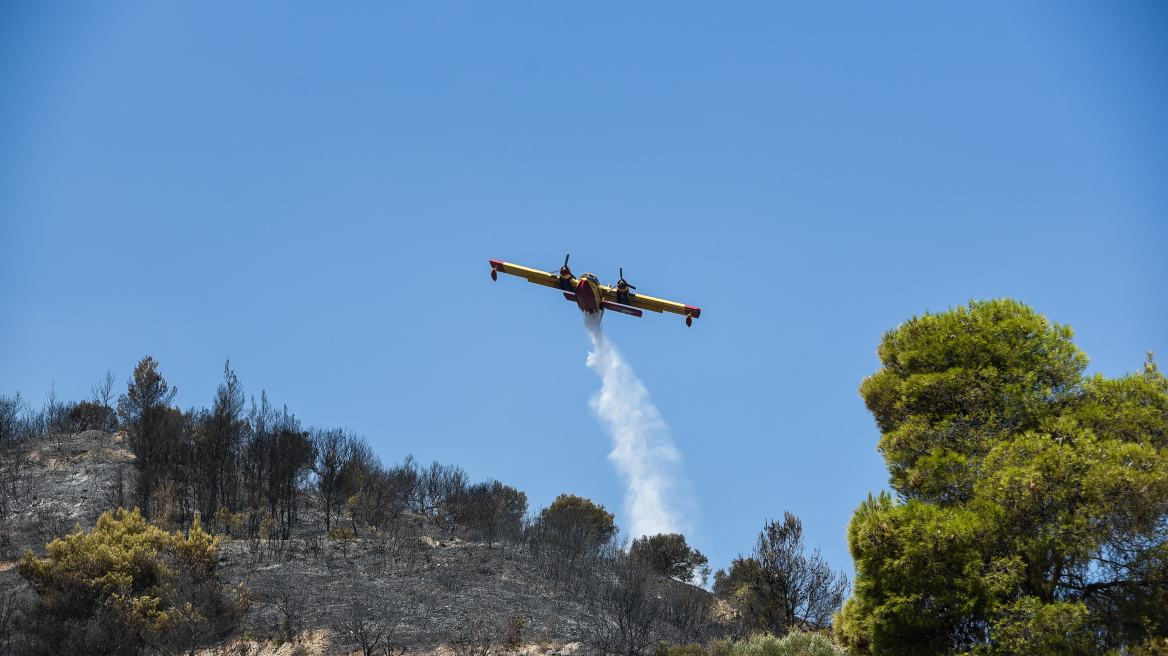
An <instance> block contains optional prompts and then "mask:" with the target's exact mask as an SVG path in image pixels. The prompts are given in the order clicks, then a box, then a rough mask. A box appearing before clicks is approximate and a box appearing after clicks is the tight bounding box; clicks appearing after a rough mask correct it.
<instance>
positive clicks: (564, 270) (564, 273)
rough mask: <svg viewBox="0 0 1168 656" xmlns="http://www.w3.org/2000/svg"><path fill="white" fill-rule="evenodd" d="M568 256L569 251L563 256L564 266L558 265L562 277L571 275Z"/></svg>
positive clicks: (570, 255)
mask: <svg viewBox="0 0 1168 656" xmlns="http://www.w3.org/2000/svg"><path fill="white" fill-rule="evenodd" d="M569 257H572V254H571V253H568V254H567V255H565V256H564V266H562V267H560V275H561V276H563V277H564V278H570V277H571V276H572V270H571V269H569V268H568V258H569Z"/></svg>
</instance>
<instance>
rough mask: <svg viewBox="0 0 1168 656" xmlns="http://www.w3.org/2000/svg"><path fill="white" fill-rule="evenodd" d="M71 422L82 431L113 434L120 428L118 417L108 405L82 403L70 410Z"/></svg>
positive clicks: (89, 402) (90, 402)
mask: <svg viewBox="0 0 1168 656" xmlns="http://www.w3.org/2000/svg"><path fill="white" fill-rule="evenodd" d="M69 422H70V423H71V424H72V425H73V427H75V428H76V429H77V430H80V431H87V430H99V431H105V432H107V433H112V432H114V430H116V429H117V427H118V415H117V413H116V412H114V409H113V408H111V407H109V406H107V405H101V404H100V403H94V402H92V401H82V402H80V403H78V404H77V405H75V406H73V407H72V408H70V409H69Z"/></svg>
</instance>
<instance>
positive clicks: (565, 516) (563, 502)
mask: <svg viewBox="0 0 1168 656" xmlns="http://www.w3.org/2000/svg"><path fill="white" fill-rule="evenodd" d="M540 519H542V520H543V521H544V523H545V524H546V525H547V528H548V530H549V531H550V532H551V533H552V535H553V536H554V537H556V538H558V539H560V540H561V541H564V542H569V543H574V544H575V543H580V544H603V543H605V542H608V541H609V540H610V539H612V537H613V536H614V535H616V522H615V521H614V516H613V514H612V513H610V512H608V511H606V510H605V509H604V506H603V505H600V506H598V505H596V504H594V503H592V500H591V499H584V498H582V497H578V496H576V495H574V494H561V495H560V496H558V497H556V500H555V501H553V502H552V505H550V506H548V507H547V508H544V509H543V510H542V511H541V512H540Z"/></svg>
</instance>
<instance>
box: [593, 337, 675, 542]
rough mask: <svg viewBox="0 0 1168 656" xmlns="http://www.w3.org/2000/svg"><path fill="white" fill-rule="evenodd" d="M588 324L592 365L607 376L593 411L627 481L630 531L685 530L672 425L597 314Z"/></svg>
mask: <svg viewBox="0 0 1168 656" xmlns="http://www.w3.org/2000/svg"><path fill="white" fill-rule="evenodd" d="M584 325H585V326H587V328H588V334H589V335H591V336H592V344H593V346H594V347H595V350H594V351H592V352H591V353H589V354H588V368H589V369H592V370H593V371H595V372H596V374H597V375H598V376H600V378H601V380H602V381H603V385H602V386H601V388H600V391H599V392H597V393H596V394H595V395H594V396H593V397H592V401H591V406H592V411H593V412H594V413H596V416H597V417H599V418H600V422H601V424H603V425H604V428H605V430H607V431H608V433H609V434H610V435H611V436H612V452H611V453H609V454H608V458H609V460H612V462H613V464H614V465H616V469H617V471H618V472H620V474H621V476H622V477H624V479H625V481H626V483H627V484H628V491H627V492H626V493H625V510H626V512H627V513H628V514H629V517H630V519H631V520H632V527H631V528H632V530H631V535H632V537H640V536H642V535H655V534H657V533H678V532H681V531H682V526H681V523H682V518H681V512H680V510H679V508H678V501H679V499H681V493H682V490H680V489H679V487H680V483H681V476H680V465H681V454H680V453H679V452H678V451H677V448H676V447H674V446H673V438H672V437H671V436H670V434H669V426H668V425H667V424H666V423H665V421H664V420H663V419H661V413H659V412H657V407H656V406H654V405H653V402H652V401H651V400H650V399H649V390H647V389H645V385H644V384H643V383H641V381H640V380H639V379H638V378H637V377H636V376H635V375H634V374H633V370H632V368H631V367H629V365H628V363H626V362H625V360H624V358H623V357H621V354H620V352H619V351H617V350H616V347H615V346H613V345H612V343H611V342H609V341H608V339H607V338H606V337H605V336H604V333H603V332H602V331H601V330H600V319H599V315H584Z"/></svg>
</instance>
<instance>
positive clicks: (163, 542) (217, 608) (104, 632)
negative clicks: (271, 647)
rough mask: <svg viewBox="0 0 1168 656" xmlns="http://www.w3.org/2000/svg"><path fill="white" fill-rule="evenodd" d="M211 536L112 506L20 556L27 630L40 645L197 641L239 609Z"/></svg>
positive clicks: (98, 647)
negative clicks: (31, 599) (222, 579)
mask: <svg viewBox="0 0 1168 656" xmlns="http://www.w3.org/2000/svg"><path fill="white" fill-rule="evenodd" d="M216 545H217V542H216V540H215V538H213V537H212V536H211V535H209V534H207V533H205V532H204V531H203V530H202V528H201V527H200V525H199V522H198V520H196V521H195V523H194V526H192V528H191V530H190V531H189V532H188V533H187V535H185V536H184V535H183V534H181V533H175V534H174V535H170V534H168V533H167V532H166V531H164V530H162V529H160V528H158V527H157V526H154V525H151V524H148V523H146V521H145V520H144V519H143V518H142V516H141V514H139V512H138V511H137V510H134V511H132V512H127V511H126V510H124V509H118V510H117V511H116V512H107V513H105V514H104V515H102V516H101V517H100V518H98V520H97V525H96V526H95V527H94V529H93V531H92V532H91V533H90V534H88V535H87V534H86V533H85V532H83V531H82V530H80V528H78V530H77V531H76V532H75V533H73V534H72V535H69V536H67V537H66V538H65V539H63V540H62V539H56V540H53V541H52V542H50V543H49V544H48V545H47V547H46V550H47V558H45V559H39V558H37V557H36V556H35V555H34V554H33V552H32V551H31V550H30V551H29V552H28V553H27V554H25V556H24V559H23V560H22V561H21V562H20V568H19V571H20V574H21V576H23V577H24V578H25V579H26V580H27V581H28V582H29V584H30V585H31V586H32V588H33V590H34V591H35V592H36V593H37V595H38V598H37V600H36V602H35V603H34V605H33V607H32V609H31V610H30V619H31V623H30V627H29V628H30V633H31V634H32V636H33V637H34V639H35V641H36V642H37V644H38V645H40V646H41V647H42V648H43V649H44V650H45V651H48V652H55V653H74V654H104V653H137V651H138V650H140V649H141V648H142V647H143V646H145V645H147V644H152V645H158V644H178V645H183V646H186V645H188V644H189V645H191V646H194V645H197V644H202V643H203V642H205V641H206V640H207V639H209V638H212V637H217V636H218V635H221V634H222V633H223V632H224V629H227V630H229V629H230V627H231V626H233V625H234V622H235V621H236V620H238V618H239V617H240V616H242V613H243V612H244V611H245V610H246V609H247V604H248V601H247V596H246V594H245V593H244V591H243V590H239V591H236V593H235V594H228V593H227V591H226V590H224V589H223V586H222V585H221V584H220V583H219V578H218V574H217V572H216V566H217V558H216Z"/></svg>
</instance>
